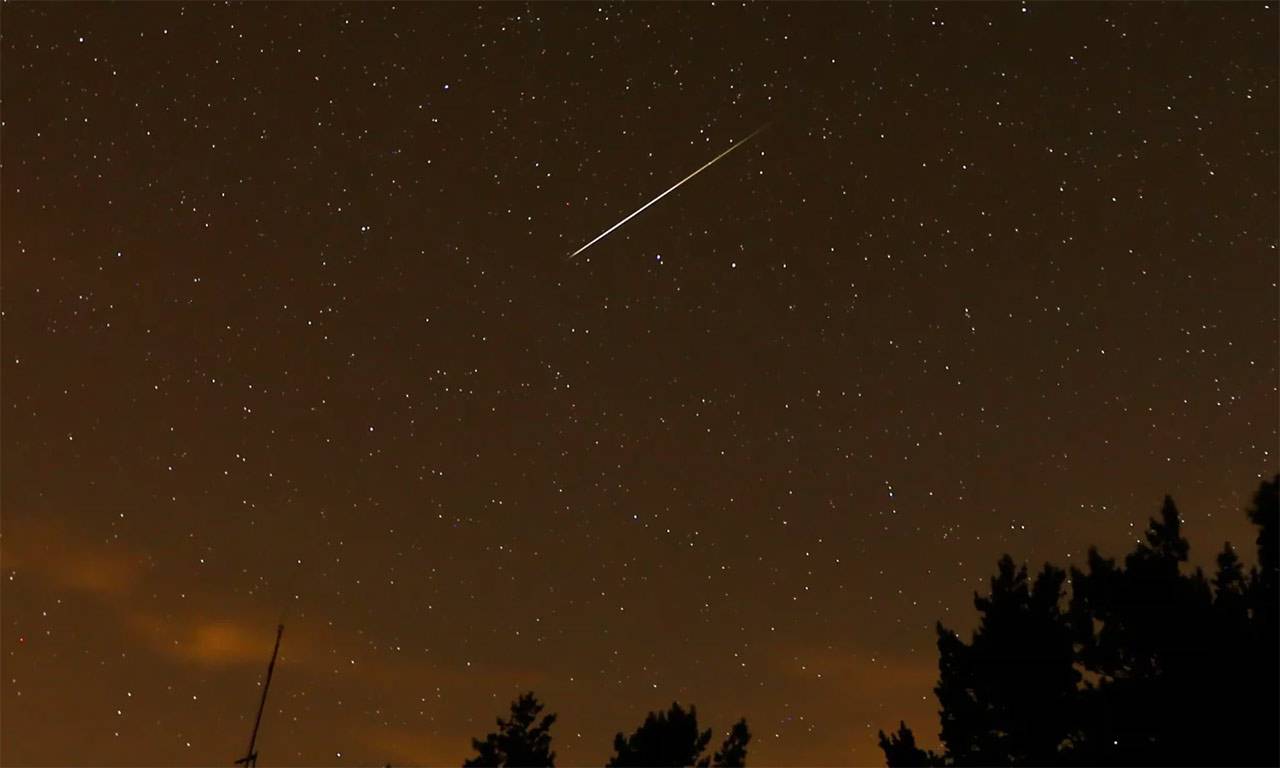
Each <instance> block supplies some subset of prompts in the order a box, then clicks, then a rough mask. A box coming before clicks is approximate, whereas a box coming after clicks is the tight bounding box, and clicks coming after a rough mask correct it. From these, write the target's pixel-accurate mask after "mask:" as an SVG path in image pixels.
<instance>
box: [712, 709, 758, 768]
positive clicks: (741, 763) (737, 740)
mask: <svg viewBox="0 0 1280 768" xmlns="http://www.w3.org/2000/svg"><path fill="white" fill-rule="evenodd" d="M749 741H751V731H750V730H748V729H747V721H746V719H745V718H743V719H742V720H739V721H738V722H736V723H734V724H733V727H732V728H730V729H729V734H728V735H727V736H725V737H724V743H722V744H721V745H720V749H719V751H717V752H716V754H715V758H714V759H712V761H711V765H712V766H714V768H745V766H746V764H747V743H748V742H749Z"/></svg>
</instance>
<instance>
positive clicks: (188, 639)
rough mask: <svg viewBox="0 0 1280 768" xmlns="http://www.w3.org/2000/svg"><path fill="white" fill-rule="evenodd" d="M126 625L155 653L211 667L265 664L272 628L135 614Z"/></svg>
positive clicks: (236, 621)
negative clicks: (269, 629) (269, 630)
mask: <svg viewBox="0 0 1280 768" xmlns="http://www.w3.org/2000/svg"><path fill="white" fill-rule="evenodd" d="M126 623H127V624H128V626H129V628H130V629H131V630H132V632H133V634H134V635H135V636H136V637H137V638H138V640H139V641H141V642H143V643H144V644H146V645H148V646H150V647H151V648H153V649H155V650H156V651H159V652H160V653H162V654H164V655H166V656H168V657H170V658H172V659H176V660H178V661H182V662H188V663H195V664H201V665H204V666H210V667H224V666H231V665H237V664H266V661H267V659H268V658H269V657H270V654H271V643H272V642H273V640H274V636H273V635H272V634H270V633H269V632H268V631H267V630H266V628H267V627H271V628H272V629H274V626H273V625H271V624H269V623H268V622H265V621H246V620H244V619H233V618H230V617H217V618H206V617H202V616H191V615H187V616H173V615H169V616H157V615H155V614H149V613H145V612H134V613H131V614H129V615H128V617H127V618H126ZM293 645H294V646H296V645H297V642H296V641H295V642H293Z"/></svg>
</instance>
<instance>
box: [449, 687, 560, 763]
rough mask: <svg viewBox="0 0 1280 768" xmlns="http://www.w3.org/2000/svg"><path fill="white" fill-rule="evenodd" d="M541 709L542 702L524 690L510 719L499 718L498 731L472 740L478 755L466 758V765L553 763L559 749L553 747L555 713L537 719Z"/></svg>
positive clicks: (512, 706)
mask: <svg viewBox="0 0 1280 768" xmlns="http://www.w3.org/2000/svg"><path fill="white" fill-rule="evenodd" d="M541 712H542V704H541V703H539V702H538V699H537V698H536V697H535V696H534V695H533V692H532V691H530V692H529V693H524V694H521V695H520V697H519V698H517V699H516V700H515V701H513V702H512V703H511V719H510V720H503V719H502V718H498V731H497V732H496V733H490V734H489V735H488V736H486V737H485V738H484V740H483V741H481V740H480V739H472V740H471V746H472V748H473V749H475V751H476V756H475V757H473V758H470V759H469V760H467V761H466V762H464V763H463V764H462V765H463V768H473V767H474V768H499V767H500V766H511V767H512V768H515V767H516V766H519V767H520V768H533V767H534V766H554V765H555V760H556V753H555V752H552V751H551V733H550V731H551V726H552V724H553V723H555V721H556V716H555V715H553V714H552V715H547V716H546V717H543V718H542V722H540V723H538V722H537V720H538V715H539V714H540V713H541ZM535 723H537V724H536V725H535Z"/></svg>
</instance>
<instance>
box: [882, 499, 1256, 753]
mask: <svg viewBox="0 0 1280 768" xmlns="http://www.w3.org/2000/svg"><path fill="white" fill-rule="evenodd" d="M1278 488H1280V477H1277V478H1275V479H1272V480H1271V481H1270V482H1264V483H1262V486H1261V487H1260V488H1259V489H1258V492H1257V494H1256V495H1255V496H1254V499H1253V506H1252V507H1251V508H1250V509H1249V510H1248V515H1249V519H1250V520H1251V521H1252V522H1253V523H1254V525H1256V526H1257V531H1258V535H1257V539H1256V542H1255V544H1256V547H1257V565H1256V566H1254V567H1253V568H1251V569H1250V570H1249V572H1248V573H1247V574H1246V573H1245V571H1244V568H1243V567H1242V566H1241V564H1240V559H1239V557H1238V556H1237V555H1236V551H1235V549H1234V548H1233V547H1232V546H1231V544H1229V543H1228V544H1225V545H1224V546H1223V548H1222V551H1221V552H1220V553H1219V554H1218V557H1217V568H1216V571H1215V573H1214V575H1213V576H1212V577H1211V578H1210V577H1208V576H1206V575H1205V573H1204V572H1203V571H1202V570H1201V569H1199V568H1196V569H1194V570H1192V571H1190V572H1188V571H1186V569H1185V568H1184V565H1183V564H1184V563H1186V561H1187V555H1188V551H1189V547H1188V544H1187V540H1186V539H1185V538H1184V537H1183V536H1182V521H1181V518H1180V517H1179V515H1178V509H1177V507H1176V506H1174V503H1173V500H1172V499H1169V498H1167V497H1166V498H1165V501H1164V507H1163V508H1162V509H1161V510H1160V517H1159V519H1152V520H1151V521H1150V525H1149V526H1148V528H1147V531H1146V541H1145V542H1140V543H1139V544H1138V545H1137V546H1136V547H1135V548H1134V550H1133V551H1132V552H1130V553H1129V554H1128V555H1126V556H1125V558H1124V562H1123V563H1122V564H1121V563H1117V562H1116V561H1115V560H1114V559H1111V558H1104V557H1103V556H1102V555H1100V554H1098V552H1097V550H1096V549H1091V550H1090V551H1089V559H1088V564H1087V567H1086V568H1085V569H1083V570H1081V569H1078V568H1074V567H1073V568H1071V569H1069V570H1068V571H1064V570H1063V569H1061V568H1058V567H1056V566H1054V565H1051V564H1046V565H1045V566H1044V568H1043V569H1041V570H1040V572H1039V573H1037V574H1036V575H1035V576H1034V578H1033V577H1032V576H1031V575H1029V574H1028V573H1027V569H1026V567H1025V566H1023V567H1015V566H1014V563H1013V560H1012V559H1010V558H1009V557H1008V556H1006V557H1005V558H1004V559H1002V560H1001V561H1000V565H999V572H998V573H997V574H996V576H995V577H994V578H992V580H991V593H990V594H989V595H987V596H986V597H982V596H978V595H975V596H974V606H975V607H976V608H977V609H978V613H979V618H980V620H979V623H978V628H977V629H976V630H975V631H974V632H973V635H972V637H971V638H970V639H969V641H968V642H965V641H964V640H963V639H961V638H960V636H959V635H958V634H957V633H955V632H953V631H951V630H949V629H947V628H946V627H944V626H942V624H938V628H937V631H938V685H937V687H936V688H934V692H935V693H936V694H937V696H938V703H939V704H940V705H941V709H940V711H939V716H940V733H939V736H940V738H941V742H942V745H943V748H944V750H943V752H942V754H936V753H934V752H932V751H925V750H922V749H920V748H919V747H918V746H917V745H916V742H915V736H914V734H912V732H911V729H910V728H908V727H907V726H906V724H905V723H901V724H900V727H899V729H898V732H897V733H894V734H892V735H889V736H886V735H885V734H884V733H881V734H880V747H881V748H882V749H883V750H884V755H885V759H886V761H887V762H888V765H889V766H893V767H896V766H978V765H983V766H991V765H995V766H1014V765H1049V766H1052V765H1271V766H1274V765H1280V737H1278V735H1277V734H1278V730H1277V725H1278V724H1280V707H1278V706H1277V703H1278V701H1280V669H1278V667H1277V656H1278V655H1280V636H1278V635H1277V622H1276V619H1277V600H1278V599H1280V596H1278V595H1277V591H1276V585H1277V574H1278V573H1280V563H1278V562H1277V544H1278V542H1280V539H1278V534H1277V527H1276V526H1277V519H1278V518H1280V511H1278V510H1277V507H1278V504H1277V489H1278ZM1068 586H1069V587H1070V596H1069V597H1068V595H1067V587H1068Z"/></svg>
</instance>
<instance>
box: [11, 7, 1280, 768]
mask: <svg viewBox="0 0 1280 768" xmlns="http://www.w3.org/2000/svg"><path fill="white" fill-rule="evenodd" d="M3 28H4V35H3V51H2V55H3V60H2V61H0V65H2V66H0V85H2V86H3V99H2V103H3V107H2V111H3V126H2V129H0V130H2V136H0V139H2V142H0V159H2V160H3V168H2V175H3V189H2V192H3V195H2V197H0V218H2V221H0V224H2V226H0V246H2V248H3V254H2V256H3V258H2V260H0V261H2V263H0V277H2V283H3V285H2V290H3V315H2V317H0V320H2V322H3V326H2V338H0V357H2V366H0V373H2V375H3V416H2V422H0V428H2V432H3V445H2V449H3V452H2V458H3V464H2V475H0V481H2V484H0V516H2V517H0V523H2V524H3V538H2V540H0V541H2V543H0V546H2V552H0V555H2V558H3V564H2V571H0V573H2V576H3V580H2V581H0V598H2V603H0V614H2V615H0V644H2V648H3V652H2V654H0V663H2V664H3V669H2V670H0V677H2V682H0V742H2V743H0V749H2V754H0V759H2V760H3V762H4V763H5V764H13V765H20V764H32V765H90V764H92V765H215V764H218V765H221V764H228V763H230V762H231V761H232V760H234V759H235V758H237V757H239V756H240V755H241V754H242V753H243V750H244V746H245V742H246V740H247V738H248V733H249V728H250V724H251V718H252V715H253V709H254V706H255V705H256V699H257V695H258V688H257V684H258V681H259V679H260V677H261V675H262V672H263V667H264V665H265V662H266V658H267V655H268V654H269V652H270V648H271V642H272V638H273V633H274V627H275V625H276V623H277V622H278V621H280V620H281V617H282V616H283V619H284V622H285V624H286V626H287V628H286V631H285V636H284V642H283V647H282V650H281V662H280V665H279V667H278V669H277V675H276V678H275V682H274V683H273V689H272V692H271V700H270V702H269V706H268V711H267V714H266V717H265V723H264V726H263V731H262V735H261V739H260V742H259V747H260V752H261V755H262V763H263V765H268V764H270V765H279V764H296V765H304V764H305V765H372V764H377V765H381V764H384V763H385V762H386V761H392V762H394V763H397V764H407V763H418V764H442V765H443V764H458V763H460V761H461V760H462V759H463V758H464V756H465V755H466V754H467V751H468V746H469V739H470V738H471V737H472V736H478V735H482V734H483V733H484V732H485V731H486V730H488V728H489V727H490V726H491V725H492V722H493V718H494V717H496V716H497V715H499V714H502V713H503V712H504V711H505V709H506V707H507V705H508V703H509V702H510V701H511V699H513V698H514V697H515V695H516V694H517V693H519V692H520V691H523V690H528V689H534V690H536V691H537V692H538V694H539V696H540V697H541V698H542V699H543V700H544V701H545V702H546V703H547V704H548V707H549V709H550V710H551V711H555V712H557V713H559V715H560V718H559V721H558V722H557V724H556V726H555V729H554V734H555V744H556V748H557V750H558V751H559V753H560V756H561V763H562V764H564V765H588V764H600V763H602V762H603V761H604V760H605V759H606V758H607V756H608V753H609V747H610V743H611V740H612V736H613V734H614V733H615V732H616V731H618V730H624V729H625V730H630V729H632V728H634V727H635V726H636V725H638V724H639V722H640V721H641V720H642V719H643V717H644V714H645V712H646V711H648V710H650V709H656V708H659V707H663V706H667V705H669V704H670V702H671V701H672V700H673V699H678V700H680V701H681V702H682V703H693V704H696V705H697V706H698V711H699V715H700V717H701V719H702V720H704V721H705V722H707V723H708V724H710V725H711V726H713V727H715V728H716V729H717V730H718V731H720V730H723V729H726V728H727V727H728V726H729V725H730V724H731V723H732V722H733V721H734V720H736V719H737V718H738V717H740V716H746V717H747V718H748V720H749V722H750V724H751V727H752V730H753V732H754V733H755V735H756V738H755V740H754V741H753V742H752V750H751V760H752V763H753V764H756V765H783V764H791V765H796V764H806V765H846V764H871V763H878V762H879V761H880V759H881V756H880V754H879V751H878V750H877V748H876V746H875V739H874V736H875V732H876V730H877V729H880V728H886V729H887V728H890V727H893V726H895V725H896V723H897V721H898V720H899V719H903V718H905V719H906V720H907V721H908V722H909V723H910V724H912V725H913V726H914V727H915V730H916V732H917V733H918V734H919V735H920V736H921V737H922V739H923V740H925V741H927V742H929V743H933V742H934V733H935V732H936V729H937V723H936V715H935V709H936V703H935V702H934V700H933V698H932V694H931V687H932V683H933V679H934V676H935V672H936V655H935V649H934V645H933V642H934V635H933V626H934V622H935V621H937V620H939V619H941V620H942V621H944V622H947V623H948V624H949V625H951V626H957V627H961V628H967V627H969V626H970V625H971V623H972V621H973V610H972V605H971V599H972V593H973V590H974V589H977V588H981V587H982V586H983V585H984V584H985V581H986V579H987V578H988V576H989V575H990V574H991V573H992V572H993V571H994V566H995V561H996V558H997V557H998V556H999V555H1000V554H1001V553H1003V552H1009V553H1011V554H1012V555H1013V556H1014V557H1015V558H1017V559H1019V560H1027V561H1030V562H1032V563H1039V562H1042V561H1044V560H1052V561H1054V562H1056V563H1059V564H1069V563H1071V562H1075V561H1077V560H1079V559H1080V558H1082V556H1083V555H1084V553H1085V551H1086V549H1087V547H1088V546H1089V545H1090V544H1097V545H1099V546H1100V547H1101V548H1102V549H1103V551H1104V552H1106V553H1110V554H1113V555H1120V554H1123V552H1125V551H1126V550H1127V549H1128V547H1129V546H1130V545H1131V544H1132V542H1133V540H1134V538H1136V537H1137V536H1138V535H1139V534H1140V531H1141V530H1142V528H1143V526H1144V523H1145V520H1146V518H1147V517H1148V516H1149V515H1152V514H1154V513H1155V512H1156V511H1157V510H1158V508H1159V504H1160V500H1161V498H1162V496H1163V495H1164V494H1165V493H1171V494H1173V495H1174V497H1175V498H1176V499H1177V501H1178V503H1179V505H1180V507H1181V508H1182V509H1183V511H1184V513H1185V517H1186V519H1187V526H1188V527H1187V531H1188V535H1189V537H1190V538H1191V541H1192V545H1193V559H1195V560H1197V561H1198V562H1209V559H1210V556H1211V554H1212V553H1214V552H1216V551H1217V549H1218V548H1219V547H1220V546H1221V542H1222V540H1223V539H1231V540H1233V541H1235V542H1237V543H1239V544H1241V545H1244V546H1245V548H1246V549H1247V548H1248V545H1249V543H1250V542H1251V541H1252V534H1251V532H1250V530H1249V527H1248V526H1247V524H1246V521H1245V519H1244V516H1243V512H1242V509H1243V507H1244V506H1245V505H1246V503H1247V502H1248V499H1249V497H1250V496H1251V494H1252V492H1253V491H1254V489H1255V488H1256V486H1257V482H1258V480H1259V478H1260V477H1262V476H1264V475H1270V474H1271V473H1273V472H1275V471H1276V470H1277V458H1276V429H1277V422H1278V421H1280V408H1278V406H1277V389H1276V380H1277V333H1276V331H1277V323H1278V321H1280V314H1278V312H1277V299H1276V296H1277V283H1276V277H1277V250H1276V249H1277V202H1278V201H1277V171H1276V168H1277V165H1276V143H1277V134H1276V131H1277V128H1276V126H1277V124H1278V123H1280V120H1278V117H1280V115H1278V110H1277V91H1276V68H1275V62H1276V60H1277V53H1278V48H1277V32H1276V30H1277V19H1276V9H1275V6H1274V4H1267V5H1263V4H1256V3H1255V4H1246V3H1233V4H1226V3H1199V4H1189V5H1163V4H1139V5H1135V6H1124V5H1118V4H1106V5H1087V4H1076V3H1073V4H1050V5H1038V4H1036V5H1017V4H1006V5H979V4H947V5H942V6H940V7H934V6H930V5H926V4H902V5H887V4H873V5H845V4H812V5H801V4H795V5H792V4H778V5H751V6H745V7H743V6H737V5H734V6H726V5H722V4H716V5H714V6H713V5H710V4H707V5H674V4H668V5H626V6H613V5H603V6H599V5H592V4H574V5H552V4H535V5H531V6H526V5H517V4H507V5H494V6H488V7H483V6H472V5H464V4H440V5H427V4H408V5H395V6H393V5H387V4H361V5H351V6H345V5H337V4H251V5H233V6H221V5H219V6H215V5H189V6H188V5H180V4H126V5H103V4H92V5H78V4H34V3H26V4H24V3H18V4H13V3H7V4H5V5H4V7H3ZM766 122H767V123H769V127H768V128H767V129H766V130H765V131H763V132H761V133H760V135H759V136H757V137H756V138H755V139H754V140H753V141H752V142H751V143H750V144H747V145H745V146H744V147H742V148H740V149H739V150H736V151H735V152H734V153H732V154H731V155H729V156H727V157H726V158H724V159H723V160H721V161H720V162H718V163H717V164H715V165H714V166H712V167H711V168H709V169H708V170H707V171H705V172H704V173H702V174H700V175H699V176H697V177H696V178H694V179H693V180H691V181H690V182H689V183H688V184H686V185H684V186H682V187H681V188H680V189H679V190H677V191H676V192H674V193H672V194H671V195H668V196H667V197H665V198H664V199H663V200H662V201H661V202H659V203H658V204H656V205H654V206H653V207H651V208H649V209H648V210H646V211H645V212H644V213H642V214H641V215H639V216H637V217H636V218H635V219H633V220H632V221H630V222H628V223H627V224H626V225H625V226H623V227H621V228H620V229H618V230H617V231H615V232H613V233H612V234H610V235H609V237H607V238H605V239H603V240H602V241H600V242H599V243H597V244H596V245H594V246H593V247H592V248H591V249H589V250H588V251H587V252H585V253H584V254H582V255H581V256H579V257H578V258H577V259H575V260H573V261H568V260H566V258H565V257H566V256H567V255H568V254H569V253H571V252H572V251H574V250H575V249H577V248H578V247H579V246H581V245H582V244H584V243H586V242H587V241H589V240H590V239H591V238H593V237H595V236H596V235H597V234H599V233H600V232H602V231H603V230H605V229H606V228H608V227H609V226H611V225H612V224H614V223H615V222H617V221H618V220H619V219H621V218H622V217H624V216H626V215H627V214H628V213H630V212H631V211H634V210H635V209H636V208H638V207H639V206H641V205H643V204H644V203H646V202H647V201H649V200H651V199H652V198H653V197H654V196H656V195H657V194H659V193H660V192H662V191H663V190H665V189H667V188H668V187H669V186H670V185H671V184H673V183H675V182H676V181H677V180H679V179H680V178H682V177H684V176H685V175H686V174H688V173H689V172H690V171H692V170H693V169H695V168H697V167H698V166H700V165H702V164H703V163H705V162H706V161H707V160H708V159H710V158H711V157H714V156H715V155H716V154H717V153H719V152H720V151H722V150H723V149H725V148H727V147H728V146H729V145H730V144H731V143H732V142H733V141H735V140H737V139H739V138H741V137H743V136H746V135H747V134H748V133H750V132H751V131H752V130H754V129H756V128H757V127H759V126H760V125H762V124H765V123H766Z"/></svg>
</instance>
